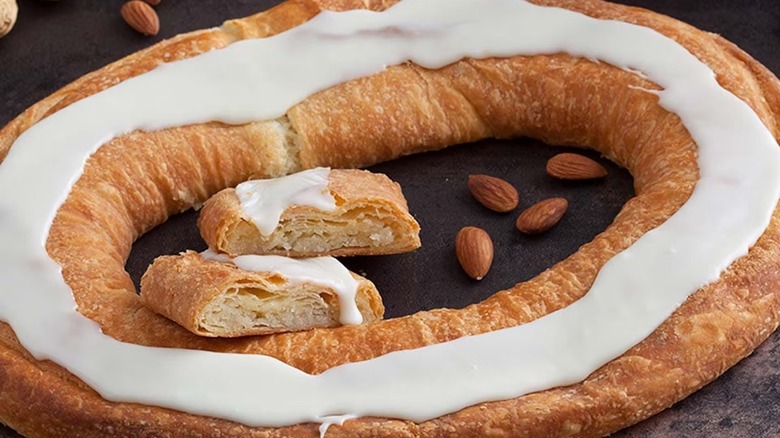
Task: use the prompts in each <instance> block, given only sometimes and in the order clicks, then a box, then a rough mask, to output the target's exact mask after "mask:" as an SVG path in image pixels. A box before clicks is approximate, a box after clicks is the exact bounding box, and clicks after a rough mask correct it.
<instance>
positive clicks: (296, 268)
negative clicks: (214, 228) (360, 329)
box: [201, 249, 363, 324]
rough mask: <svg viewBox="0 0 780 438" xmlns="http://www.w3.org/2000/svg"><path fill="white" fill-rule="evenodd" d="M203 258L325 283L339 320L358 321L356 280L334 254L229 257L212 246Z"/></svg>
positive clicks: (295, 280)
mask: <svg viewBox="0 0 780 438" xmlns="http://www.w3.org/2000/svg"><path fill="white" fill-rule="evenodd" d="M201 256H202V257H203V258H204V259H206V260H214V261H217V262H221V263H231V264H233V265H236V266H237V267H238V268H239V269H243V270H244V271H250V272H273V273H276V274H279V275H281V276H282V277H284V278H286V279H287V281H288V282H290V283H312V284H317V285H320V286H325V287H327V288H329V289H331V290H333V292H334V293H335V294H336V296H337V297H338V301H339V322H340V323H342V324H360V323H362V322H363V315H361V314H360V310H358V307H357V304H356V303H355V296H356V295H357V290H358V283H357V281H355V279H354V278H353V277H352V274H351V273H350V272H349V270H348V269H347V268H346V267H344V265H342V264H341V262H339V261H338V260H336V259H334V258H333V257H312V258H306V259H293V258H290V257H282V256H274V255H268V256H261V255H241V256H237V257H230V256H228V255H226V254H219V253H217V252H214V251H212V250H210V249H209V250H206V251H204V252H202V253H201Z"/></svg>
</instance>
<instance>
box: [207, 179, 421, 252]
mask: <svg viewBox="0 0 780 438" xmlns="http://www.w3.org/2000/svg"><path fill="white" fill-rule="evenodd" d="M198 226H199V228H200V232H201V235H202V236H203V239H204V240H205V241H206V243H208V245H209V247H210V248H213V249H215V250H217V251H220V252H224V253H227V254H231V255H243V254H280V255H287V256H291V257H313V256H319V255H331V256H352V255H378V254H395V253H401V252H407V251H411V250H413V249H416V248H418V247H419V246H420V237H419V232H420V226H419V225H418V224H417V222H416V221H415V220H414V218H413V217H412V215H411V214H409V209H408V207H407V205H406V199H405V198H404V196H403V193H402V192H401V188H400V186H399V185H398V184H397V183H395V182H393V181H391V180H390V178H388V177H387V176H385V175H382V174H376V173H371V172H368V171H364V170H354V169H350V170H340V169H339V170H336V169H334V170H330V169H327V168H315V169H310V170H307V171H303V172H298V173H296V174H293V175H290V176H286V177H282V178H276V179H267V180H254V181H247V182H245V183H242V184H239V185H238V186H237V187H236V188H235V189H226V190H223V191H221V192H219V193H217V194H216V195H214V196H213V197H212V198H211V199H209V200H208V201H207V202H206V204H205V205H204V207H203V211H202V212H201V215H200V219H199V221H198Z"/></svg>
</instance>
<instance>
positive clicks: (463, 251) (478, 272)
mask: <svg viewBox="0 0 780 438" xmlns="http://www.w3.org/2000/svg"><path fill="white" fill-rule="evenodd" d="M455 255H456V256H457V257H458V261H459V262H460V266H461V267H462V268H463V270H464V271H465V272H466V275H468V276H469V277H471V278H473V279H474V280H482V278H484V277H485V275H487V273H488V271H489V270H490V265H491V264H492V263H493V240H492V239H490V235H489V234H488V233H487V232H486V231H485V230H483V229H481V228H477V227H464V228H462V229H461V230H460V231H459V232H458V235H457V236H456V237H455Z"/></svg>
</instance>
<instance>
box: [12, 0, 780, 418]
mask: <svg viewBox="0 0 780 438" xmlns="http://www.w3.org/2000/svg"><path fill="white" fill-rule="evenodd" d="M559 52H568V53H570V54H572V55H574V56H581V57H586V58H589V59H598V60H600V61H602V62H606V63H609V64H612V65H616V66H619V67H621V68H630V69H633V70H637V71H641V72H642V73H643V74H644V75H646V76H647V77H648V78H650V79H651V80H653V81H654V82H656V83H657V84H659V85H660V86H661V87H662V88H663V91H661V92H660V93H659V103H660V105H662V106H663V107H664V108H666V109H668V110H669V111H672V112H674V113H676V114H678V115H679V116H680V118H681V120H682V121H683V123H684V124H685V126H686V128H687V129H688V130H689V132H690V133H691V135H692V136H693V138H694V139H695V140H696V142H697V144H698V145H699V165H700V170H701V180H700V181H699V182H698V184H697V186H696V189H695V190H694V192H693V195H692V196H691V198H690V199H689V200H688V201H687V202H686V204H685V205H684V206H683V207H682V208H681V209H680V210H679V211H678V212H677V213H675V214H674V216H672V217H671V218H670V219H669V220H668V221H667V222H666V223H664V224H662V225H661V226H659V227H658V228H656V229H654V230H653V231H651V232H649V233H647V234H646V235H644V236H643V237H642V238H641V239H639V240H638V241H637V242H636V244H634V245H633V246H631V247H630V248H629V249H627V250H626V251H624V252H622V253H620V254H618V255H616V256H615V257H614V258H612V259H611V260H610V261H609V262H608V263H607V264H606V265H605V266H604V268H603V269H602V270H601V272H600V273H599V275H598V277H597V278H596V281H595V282H594V284H593V286H592V288H591V290H590V291H589V292H588V294H587V295H586V296H585V297H583V298H582V299H580V300H579V301H577V302H575V303H573V304H572V305H570V306H568V307H567V308H565V309H562V310H559V311H557V312H554V313H552V314H550V315H547V316H545V317H543V318H540V319H537V320H535V321H533V322H531V323H528V324H524V325H521V326H518V327H512V328H508V329H504V330H498V331H494V332H491V333H486V334H482V335H479V336H471V337H465V338H461V339H458V340H455V341H452V342H448V343H443V344H438V345H433V346H429V347H425V348H420V349H417V350H409V351H399V352H394V353H390V354H387V355H384V356H381V357H378V358H375V359H372V360H368V361H364V362H357V363H351V364H346V365H342V366H338V367H335V368H332V369H329V370H328V371H326V372H324V373H322V374H319V375H316V376H312V375H308V374H306V373H303V372H301V371H299V370H296V369H294V368H292V367H289V366H287V365H285V364H283V363H281V362H279V361H277V360H276V359H273V358H270V357H265V356H258V355H242V354H217V353H213V352H206V351H189V350H178V349H164V348H148V347H142V346H137V345H130V344H125V343H121V342H118V341H116V340H114V339H112V338H110V337H107V336H104V335H103V334H102V333H101V332H100V329H99V327H98V326H97V325H96V324H95V323H93V322H92V321H90V320H88V319H87V318H84V317H83V316H81V315H80V314H78V313H77V312H75V311H74V308H75V302H74V300H73V297H72V295H71V292H70V290H69V289H68V287H67V286H66V285H65V284H64V282H63V280H62V278H61V276H60V273H59V267H58V266H57V265H56V264H55V263H54V262H53V261H52V260H51V259H49V258H48V256H47V255H46V252H45V250H44V242H45V240H46V235H47V230H48V227H49V224H50V223H51V220H52V217H53V216H54V214H55V212H56V209H57V206H58V205H60V204H61V202H62V201H63V200H64V199H65V196H66V195H67V192H68V188H69V187H70V186H71V184H72V183H73V182H74V181H75V179H76V178H78V176H79V174H80V169H81V167H82V165H83V163H84V161H85V160H86V159H87V157H88V156H89V154H90V153H92V152H93V151H94V150H95V149H96V148H97V147H99V145H100V144H102V143H103V142H105V141H106V140H108V139H110V138H111V137H113V136H116V135H119V134H122V133H125V132H128V131H131V130H134V129H160V128H164V127H168V126H174V125H185V124H190V123H197V122H205V121H208V120H222V121H226V122H231V123H241V122H245V121H249V120H256V119H267V118H273V117H276V116H279V115H281V114H283V113H284V112H285V110H286V109H287V108H289V107H290V106H291V105H293V104H295V103H296V102H298V101H300V100H302V99H304V98H305V97H306V96H308V95H310V94H312V93H314V92H316V91H318V90H321V89H323V88H326V87H328V86H331V85H333V84H336V83H339V82H343V81H346V80H349V79H351V78H356V77H359V76H365V75H369V74H372V73H376V72H378V71H380V70H382V69H383V68H385V66H386V65H392V64H399V63H401V62H404V61H406V60H412V61H414V62H416V63H417V64H420V65H423V66H425V67H431V68H435V67H440V66H443V65H445V64H448V63H450V62H453V61H456V60H458V59H460V58H463V57H467V56H471V57H476V58H484V57H490V56H509V55H516V54H526V55H532V54H549V53H559ZM268 66H273V68H267V67H268ZM519 86H522V84H520V85H519ZM779 158H780V157H778V147H777V144H776V142H775V140H774V139H773V138H772V135H771V134H770V133H769V132H768V131H767V129H766V128H765V127H764V126H763V125H762V124H761V121H760V120H759V118H758V117H757V116H756V115H755V113H753V112H752V111H751V110H750V108H749V107H748V106H747V105H746V104H745V103H744V102H742V101H740V100H739V99H737V98H736V97H735V96H733V95H732V94H730V93H729V92H727V91H725V90H724V89H722V88H720V87H719V86H718V84H717V82H716V80H715V77H714V74H713V73H712V71H711V70H710V69H709V68H708V67H706V66H705V65H703V64H702V63H700V62H699V61H698V60H697V59H696V58H695V57H694V56H693V55H691V54H690V53H688V52H687V51H686V50H685V49H684V48H683V47H681V46H679V45H678V44H676V43H675V42H674V41H673V40H671V39H669V38H666V37H664V36H662V35H661V34H659V33H657V32H655V31H653V30H650V29H647V28H642V27H638V26H634V25H630V24H626V23H622V22H617V21H600V20H595V19H591V18H588V17H585V16H583V15H580V14H577V13H573V12H569V11H565V10H560V9H554V8H544V7H538V6H534V5H531V4H528V3H525V2H522V1H517V0H491V1H487V0H482V1H479V0H438V1H437V0H406V1H405V2H403V3H401V4H399V5H397V6H395V7H393V8H391V9H390V10H388V11H387V12H384V13H374V12H366V11H354V12H346V13H322V14H320V15H319V16H318V17H316V18H314V19H313V20H311V21H310V22H308V23H306V24H304V25H302V26H300V27H298V28H297V29H294V30H292V31H289V32H286V33H283V34H281V35H278V36H276V37H273V38H268V39H265V40H253V41H243V42H239V43H235V44H233V45H232V46H230V47H228V48H226V49H224V50H215V51H211V52H208V53H206V54H203V55H201V56H198V57H196V58H193V59H190V60H185V61H181V62H176V63H172V64H168V65H163V66H161V67H159V68H157V69H156V70H154V71H152V72H151V73H148V74H145V75H142V76H140V77H137V78H134V79H130V80H127V81H125V82H123V83H121V84H119V85H117V86H115V87H113V88H111V89H109V90H106V91H104V92H102V93H100V94H97V95H95V96H93V97H90V98H87V99H84V100H81V101H78V102H76V103H74V104H72V105H70V106H69V107H67V108H65V109H63V110H61V111H59V112H57V113H56V114H54V115H52V116H50V117H48V118H46V119H45V120H43V121H41V122H40V123H38V125H36V126H35V127H33V128H31V129H30V130H28V131H27V132H25V133H24V134H23V135H22V136H21V137H20V138H19V139H18V140H17V142H16V143H15V145H14V146H13V148H12V149H11V152H10V154H9V155H8V157H7V158H6V161H5V163H3V165H2V166H0V187H2V192H1V193H0V241H1V242H3V245H2V246H0V288H2V289H1V290H0V318H1V319H2V320H4V321H7V322H8V323H9V324H11V326H12V327H13V328H14V330H15V332H16V334H17V336H18V337H19V339H20V341H21V342H22V344H23V345H24V346H25V347H26V348H27V349H28V350H29V351H30V352H31V353H32V354H33V355H34V356H35V357H37V358H38V359H50V360H53V361H55V362H57V363H59V364H61V365H62V366H64V367H66V368H67V369H68V370H70V371H71V372H72V373H73V374H75V375H77V376H79V377H80V378H82V379H83V380H84V381H85V382H86V383H87V384H89V385H90V386H91V387H93V388H94V389H95V390H97V391H98V392H99V393H100V394H101V395H102V396H103V397H105V398H107V399H110V400H122V401H128V402H140V403H146V404H152V405H157V406H164V407H170V408H173V409H178V410H183V411H187V412H192V413H196V414H204V415H210V416H215V417H221V418H226V419H230V420H235V421H239V422H242V423H245V424H248V425H265V426H280V425H287V424H292V423H298V422H304V421H317V419H321V418H323V417H325V416H330V415H343V414H350V415H358V416H364V415H373V416H380V417H400V418H407V419H411V420H415V421H422V420H425V419H429V418H433V417H436V416H439V415H442V414H445V413H448V412H453V411H456V410H458V409H460V408H462V407H465V406H468V405H472V404H475V403H478V402H482V401H488V400H499V399H506V398H511V397H516V396H519V395H521V394H526V393H529V392H533V391H538V390H543V389H546V388H550V387H555V386H559V385H567V384H571V383H575V382H578V381H580V380H582V379H584V378H585V377H586V376H587V375H588V374H590V373H591V372H592V371H593V370H595V369H597V368H598V367H599V366H601V365H602V364H604V363H606V362H607V361H609V360H611V359H613V358H615V357H617V356H619V355H620V354H622V353H623V352H625V351H626V350H627V349H629V348H630V347H631V346H633V345H635V344H636V343H638V342H640V341H641V340H642V339H644V338H645V337H646V336H647V335H648V334H650V333H651V332H652V331H653V330H654V329H655V328H656V327H657V326H658V325H659V324H660V323H661V322H662V321H663V320H664V319H665V318H667V317H668V315H669V314H671V312H673V311H674V310H675V309H676V308H677V307H678V306H679V305H680V304H681V303H682V302H683V301H684V300H685V299H686V298H687V297H688V295H689V294H691V293H692V292H694V291H696V290H697V289H698V288H699V287H701V286H702V285H704V284H707V283H709V282H711V281H713V280H715V279H717V278H718V276H719V274H720V272H721V271H722V270H723V269H724V268H726V267H727V266H728V265H729V264H731V263H732V262H733V261H734V260H735V259H736V258H738V257H740V256H742V255H744V254H745V253H746V252H747V250H748V248H749V247H750V245H752V244H753V243H754V242H755V241H756V240H757V239H758V237H759V236H760V235H761V234H762V233H763V230H764V229H765V228H766V226H767V225H768V223H769V220H770V217H771V214H772V211H773V209H774V207H775V204H776V202H777V199H778V193H779V187H780V178H779V175H780V172H779V170H778V169H779V168H780V166H779V162H780V159H779ZM32 169H35V171H32ZM39 175H46V178H40V177H39ZM11 188H14V189H13V190H12V189H11ZM19 188H24V190H21V189H19ZM723 206H728V208H723ZM213 370H219V371H220V372H219V373H214V372H213ZM269 394H273V400H274V402H273V403H267V400H268V397H269ZM258 406H262V408H260V409H258Z"/></svg>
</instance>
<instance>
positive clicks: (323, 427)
mask: <svg viewBox="0 0 780 438" xmlns="http://www.w3.org/2000/svg"><path fill="white" fill-rule="evenodd" d="M355 418H357V417H355V416H354V415H327V416H324V417H320V418H318V419H317V421H319V422H320V438H325V434H327V433H328V429H330V427H331V426H333V425H334V424H337V425H339V426H343V425H344V423H345V422H346V421H347V420H353V419H355Z"/></svg>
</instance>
